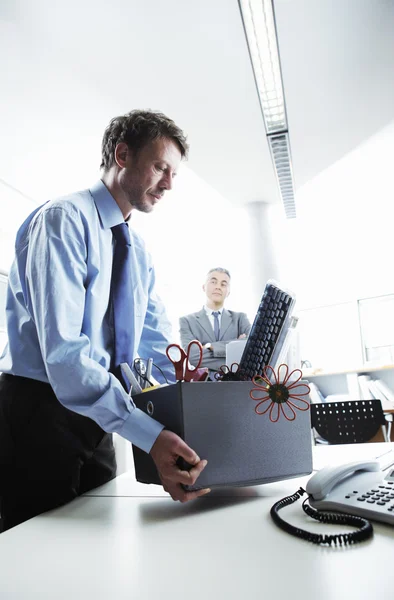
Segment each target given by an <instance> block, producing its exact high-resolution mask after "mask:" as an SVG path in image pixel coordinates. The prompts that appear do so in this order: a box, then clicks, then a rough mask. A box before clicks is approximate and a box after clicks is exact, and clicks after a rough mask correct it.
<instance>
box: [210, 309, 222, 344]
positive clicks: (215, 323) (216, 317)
mask: <svg viewBox="0 0 394 600" xmlns="http://www.w3.org/2000/svg"><path fill="white" fill-rule="evenodd" d="M219 315H220V311H215V312H214V311H212V316H213V332H214V334H215V338H216V341H217V340H218V339H219V337H220V325H219Z"/></svg>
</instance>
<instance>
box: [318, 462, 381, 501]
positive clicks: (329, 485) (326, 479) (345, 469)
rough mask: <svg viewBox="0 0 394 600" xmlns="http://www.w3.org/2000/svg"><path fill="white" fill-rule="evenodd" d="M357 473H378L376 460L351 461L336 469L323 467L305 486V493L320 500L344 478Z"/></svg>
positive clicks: (378, 467) (378, 466)
mask: <svg viewBox="0 0 394 600" xmlns="http://www.w3.org/2000/svg"><path fill="white" fill-rule="evenodd" d="M357 471H380V464H379V463H378V461H377V460H368V461H359V460H358V461H353V462H350V463H347V464H345V465H340V466H336V467H324V469H321V471H318V472H317V473H316V474H315V475H313V477H311V479H310V480H309V481H308V483H307V485H306V493H307V494H310V495H311V496H313V498H314V499H315V500H322V499H323V498H324V497H325V496H327V494H329V492H330V491H331V490H332V489H333V488H334V487H335V486H336V485H337V484H338V483H339V482H340V481H342V480H343V479H345V477H347V476H349V475H352V474H353V473H356V472H357Z"/></svg>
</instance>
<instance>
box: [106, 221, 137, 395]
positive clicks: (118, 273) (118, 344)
mask: <svg viewBox="0 0 394 600" xmlns="http://www.w3.org/2000/svg"><path fill="white" fill-rule="evenodd" d="M111 230H112V234H113V236H114V238H115V250H114V258H113V263H112V277H111V298H112V309H113V319H114V330H115V331H114V336H115V349H114V355H113V361H112V363H113V364H112V368H111V371H112V373H113V374H114V375H116V377H117V378H118V379H119V380H120V382H121V383H122V385H123V387H124V388H125V389H126V391H128V390H127V385H126V383H125V380H124V379H123V375H122V372H121V369H120V365H121V363H127V364H128V365H129V366H130V365H131V362H132V360H133V356H132V353H131V346H132V344H131V331H130V329H131V305H132V302H133V295H132V288H131V268H130V251H131V243H130V231H129V228H128V226H127V225H126V223H120V225H115V227H111Z"/></svg>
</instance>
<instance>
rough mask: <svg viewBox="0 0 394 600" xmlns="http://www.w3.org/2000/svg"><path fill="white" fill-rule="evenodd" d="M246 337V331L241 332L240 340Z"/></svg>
mask: <svg viewBox="0 0 394 600" xmlns="http://www.w3.org/2000/svg"><path fill="white" fill-rule="evenodd" d="M245 338H246V333H241V335H239V336H238V339H239V340H244V339H245Z"/></svg>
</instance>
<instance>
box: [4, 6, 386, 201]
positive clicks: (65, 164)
mask: <svg viewBox="0 0 394 600" xmlns="http://www.w3.org/2000/svg"><path fill="white" fill-rule="evenodd" d="M275 11H276V19H277V30H278V39H279V48H280V54H281V61H282V71H283V79H284V87H285V95H286V102H287V113H288V122H289V132H290V143H291V149H292V156H293V167H294V176H295V182H296V186H297V187H299V186H301V185H302V184H304V183H305V182H307V181H308V180H310V179H311V178H312V177H314V176H316V175H317V174H318V173H319V172H321V171H322V170H323V169H325V168H326V167H328V166H329V165H330V164H332V163H333V162H335V161H336V160H338V159H339V158H340V157H341V156H343V155H344V154H345V153H347V152H348V151H350V150H351V149H353V148H354V147H355V146H356V145H358V144H359V143H360V142H362V141H363V140H365V139H366V138H368V137H369V136H370V135H372V134H373V133H375V132H376V131H377V130H378V129H380V128H381V127H383V126H384V125H386V124H387V123H388V122H389V121H391V120H392V119H393V118H394V109H393V107H394V77H393V72H394V69H393V67H394V35H393V33H392V32H393V31H394V3H393V1H392V0H276V2H275ZM0 75H1V84H0V85H1V95H0V131H1V139H0V178H1V179H3V180H5V181H6V182H8V183H9V184H11V185H13V186H15V187H16V188H18V189H19V190H21V191H22V192H24V193H25V194H27V195H29V196H31V197H33V198H38V199H39V200H41V199H42V197H43V195H46V194H51V195H53V194H54V193H63V192H67V191H70V189H72V188H73V187H74V185H75V186H76V187H81V186H82V187H83V186H85V185H87V184H88V183H90V181H91V179H92V178H94V177H95V176H96V174H97V172H98V171H97V169H98V164H99V162H100V142H101V136H102V133H103V130H104V128H105V126H106V125H107V123H108V121H109V119H110V118H111V117H113V116H115V115H117V114H120V113H122V112H126V111H128V110H130V109H132V108H148V107H149V108H153V109H160V110H162V111H164V112H165V113H167V114H168V115H169V116H171V117H172V118H174V120H175V121H176V122H177V123H178V124H179V125H180V126H181V127H182V128H183V129H184V130H185V131H186V132H187V133H188V136H189V141H190V144H191V153H190V159H189V166H190V167H191V168H192V169H193V170H194V171H195V172H196V173H197V174H198V175H199V176H201V177H203V178H204V179H205V180H206V181H208V182H209V183H210V184H211V185H212V186H214V187H215V188H216V189H217V190H218V191H219V192H221V193H222V194H223V195H224V196H225V197H227V198H228V199H229V200H231V201H234V202H237V203H242V202H248V201H253V200H264V201H268V202H273V201H277V200H278V198H279V196H278V193H277V186H276V182H275V176H274V171H273V168H272V162H271V157H270V153H269V149H268V145H267V142H266V140H265V129H264V124H263V119H262V116H261V111H260V106H259V102H258V98H257V92H256V89H255V83H254V78H253V73H252V69H251V65H250V60H249V55H248V50H247V45H246V41H245V36H244V31H243V26H242V20H241V16H240V11H239V7H238V2H237V0H198V1H196V0H166V2H164V1H160V0H101V1H100V0H56V1H53V0H2V2H1V3H0ZM87 178H88V179H87Z"/></svg>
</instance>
